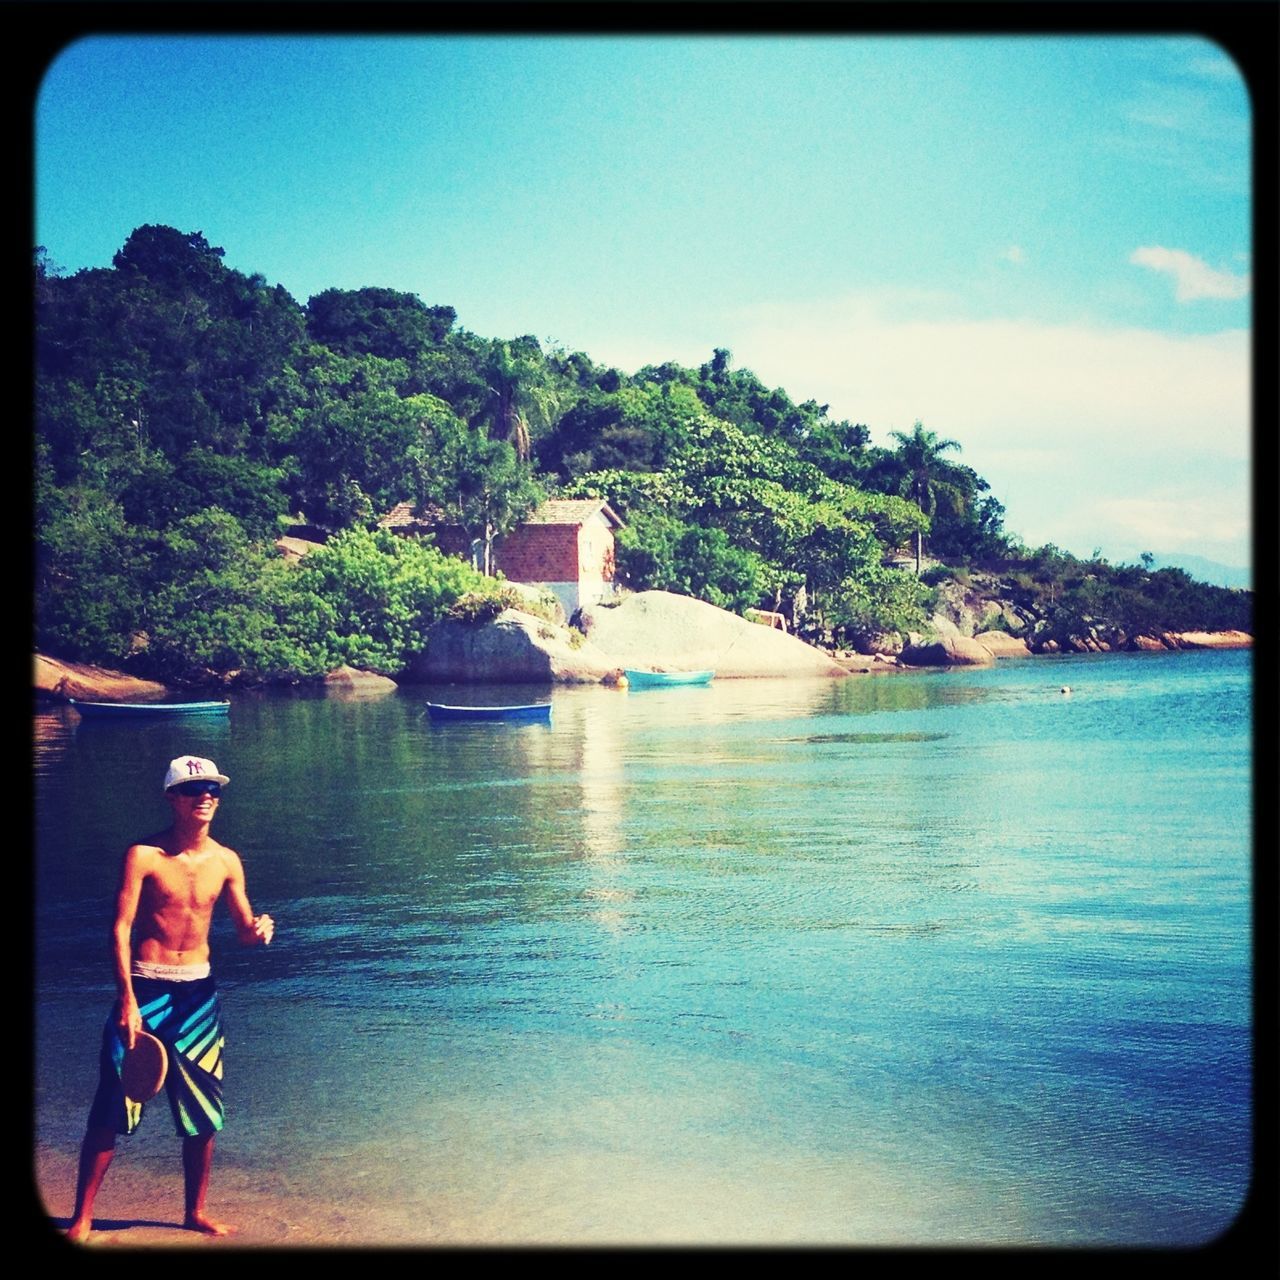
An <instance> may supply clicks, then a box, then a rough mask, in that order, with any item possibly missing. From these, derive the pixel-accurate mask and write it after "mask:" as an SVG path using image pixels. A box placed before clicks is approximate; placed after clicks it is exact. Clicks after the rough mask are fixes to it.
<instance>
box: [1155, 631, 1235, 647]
mask: <svg viewBox="0 0 1280 1280" xmlns="http://www.w3.org/2000/svg"><path fill="white" fill-rule="evenodd" d="M1172 638H1173V641H1174V643H1175V644H1176V645H1177V647H1178V648H1179V649H1252V648H1253V637H1252V636H1251V635H1250V634H1249V633H1248V632H1247V631H1175V632H1173V633H1172Z"/></svg>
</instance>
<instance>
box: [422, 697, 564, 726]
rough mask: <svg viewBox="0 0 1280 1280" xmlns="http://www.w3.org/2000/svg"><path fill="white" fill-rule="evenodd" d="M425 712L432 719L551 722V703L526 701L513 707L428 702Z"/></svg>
mask: <svg viewBox="0 0 1280 1280" xmlns="http://www.w3.org/2000/svg"><path fill="white" fill-rule="evenodd" d="M427 714H428V715H430V717H431V718H432V719H433V720H524V721H529V720H542V721H545V722H546V723H548V724H550V723H551V703H549V702H527V703H524V704H522V705H520V706H515V707H451V706H448V705H447V704H445V703H443V702H428V703H427Z"/></svg>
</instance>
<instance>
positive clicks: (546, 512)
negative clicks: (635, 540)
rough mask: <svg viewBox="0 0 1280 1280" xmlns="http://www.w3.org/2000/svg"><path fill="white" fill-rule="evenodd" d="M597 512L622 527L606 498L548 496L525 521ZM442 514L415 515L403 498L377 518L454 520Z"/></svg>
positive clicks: (557, 520)
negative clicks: (402, 500) (446, 518)
mask: <svg viewBox="0 0 1280 1280" xmlns="http://www.w3.org/2000/svg"><path fill="white" fill-rule="evenodd" d="M596 515H603V516H604V518H605V520H606V522H607V523H608V524H609V525H610V526H611V527H612V528H614V529H620V528H621V527H622V520H621V519H620V518H619V516H618V513H617V512H616V511H614V509H613V508H612V507H611V506H610V505H609V504H608V503H607V502H606V501H605V500H604V499H603V498H548V499H547V500H546V501H545V502H544V503H542V504H541V505H540V506H538V507H537V508H536V509H535V510H533V511H531V512H530V513H529V514H528V515H527V516H525V518H524V520H523V522H522V523H524V524H569V525H584V524H586V523H587V521H588V520H591V519H594V517H595V516H596ZM443 516H444V513H443V512H441V511H436V510H428V511H424V512H423V513H422V514H421V515H415V514H414V505H413V503H412V502H400V503H397V504H396V505H395V506H394V507H392V508H391V510H390V511H388V512H387V514H386V515H385V516H383V517H382V519H381V520H379V521H378V527H379V528H380V529H416V528H423V529H426V528H431V527H432V526H433V525H441V524H449V523H452V522H451V521H447V520H445V519H444V518H443Z"/></svg>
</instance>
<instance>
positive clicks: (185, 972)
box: [130, 960, 213, 982]
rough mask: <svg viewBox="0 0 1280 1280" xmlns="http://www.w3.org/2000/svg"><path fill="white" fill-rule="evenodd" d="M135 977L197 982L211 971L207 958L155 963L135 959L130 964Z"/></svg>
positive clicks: (160, 980)
mask: <svg viewBox="0 0 1280 1280" xmlns="http://www.w3.org/2000/svg"><path fill="white" fill-rule="evenodd" d="M130 971H131V972H132V974H133V976H134V977H135V978H152V979H154V980H155V981H157V982H199V981H200V979H201V978H207V977H208V976H209V974H210V973H212V972H213V966H212V965H211V964H210V963H209V961H208V960H205V961H204V962H203V963H201V964H156V963H154V962H153V961H150V960H135V961H134V962H133V964H132V965H131V966H130Z"/></svg>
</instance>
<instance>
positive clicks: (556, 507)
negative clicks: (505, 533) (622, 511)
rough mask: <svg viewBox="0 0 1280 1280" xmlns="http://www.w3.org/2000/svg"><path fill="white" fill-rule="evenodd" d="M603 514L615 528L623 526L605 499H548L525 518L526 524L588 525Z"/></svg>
mask: <svg viewBox="0 0 1280 1280" xmlns="http://www.w3.org/2000/svg"><path fill="white" fill-rule="evenodd" d="M600 512H603V513H604V517H605V519H606V520H608V521H609V523H610V524H612V525H613V526H615V528H616V527H617V526H619V525H621V524H622V521H621V520H619V519H618V516H617V513H616V512H615V511H614V510H613V508H612V507H610V506H609V504H608V503H607V502H606V501H605V500H604V499H603V498H548V499H547V500H546V502H544V503H543V504H542V505H541V506H539V507H538V508H537V509H536V510H534V511H531V512H529V514H528V515H527V516H525V518H524V523H525V524H586V523H587V521H588V520H590V519H591V518H592V517H593V516H595V515H597V514H598V513H600Z"/></svg>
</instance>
